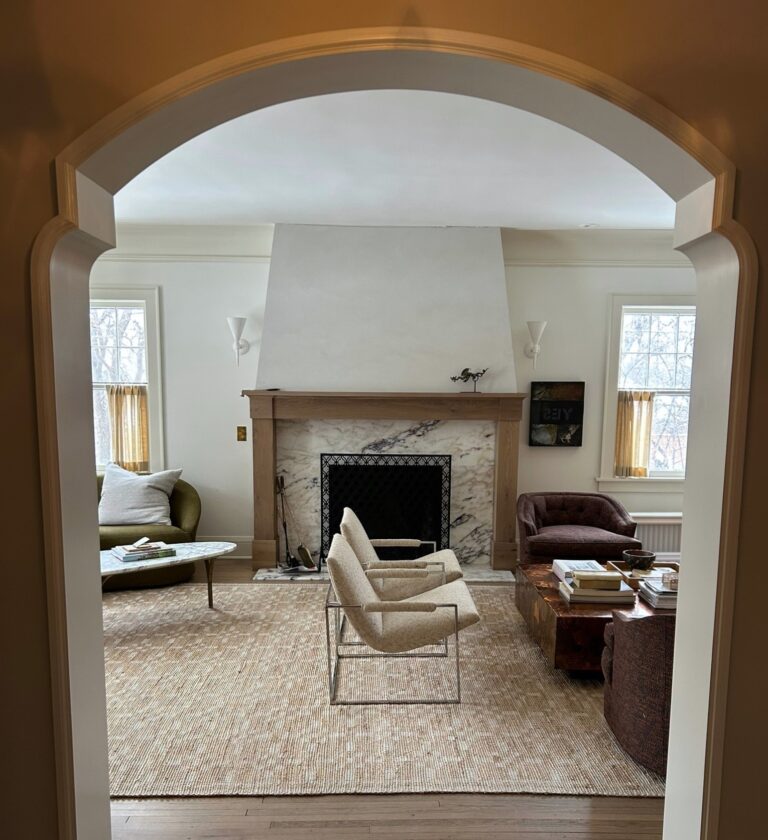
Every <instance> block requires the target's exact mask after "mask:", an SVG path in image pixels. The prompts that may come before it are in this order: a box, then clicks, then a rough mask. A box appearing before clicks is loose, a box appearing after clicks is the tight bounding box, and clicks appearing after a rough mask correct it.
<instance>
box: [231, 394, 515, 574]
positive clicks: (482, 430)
mask: <svg viewBox="0 0 768 840" xmlns="http://www.w3.org/2000/svg"><path fill="white" fill-rule="evenodd" d="M243 396H244V397H246V398H247V399H248V400H249V403H250V415H251V425H252V446H253V534H254V536H253V543H252V560H253V568H254V569H258V568H270V567H274V566H275V565H276V564H277V559H278V553H279V551H280V539H279V531H278V519H277V495H276V492H275V476H276V475H277V473H278V471H279V468H280V465H279V463H278V427H280V428H281V436H282V437H284V436H285V435H286V432H288V436H289V437H290V435H291V433H293V437H294V440H295V439H296V429H297V428H298V429H301V428H303V426H304V424H298V425H297V424H288V423H282V422H281V421H377V422H376V423H373V424H371V425H372V430H371V431H372V433H373V439H371V440H369V441H368V442H367V443H366V442H364V441H363V440H361V439H360V435H359V434H354V432H355V430H357V431H359V428H360V426H359V424H352V425H346V424H341V423H340V424H333V425H330V426H328V424H326V428H331V429H333V428H335V429H336V432H337V434H338V433H341V434H344V431H345V428H346V430H347V433H349V434H350V436H351V437H352V438H357V440H349V441H345V442H344V446H343V447H342V448H339V446H336V447H334V449H335V451H347V452H349V451H355V450H356V448H358V449H359V448H363V449H366V448H367V447H369V446H371V445H374V446H375V445H378V446H379V447H382V446H383V447H387V448H388V451H392V452H397V451H415V450H413V449H410V448H409V447H408V446H407V443H406V447H405V448H393V447H396V446H397V445H398V444H400V445H401V447H402V444H403V442H404V441H407V439H408V438H414V439H417V440H418V439H419V438H421V440H422V445H424V444H425V443H426V441H427V439H428V438H429V437H430V435H431V436H432V437H433V438H434V439H435V441H439V446H441V447H442V451H444V452H445V454H450V455H454V461H455V460H456V458H455V456H456V455H457V454H458V453H457V452H456V451H455V450H454V451H453V452H451V451H447V449H448V447H449V446H450V440H451V439H452V438H453V439H454V440H456V430H455V428H454V424H453V423H452V422H451V423H436V422H434V421H468V426H467V433H468V434H470V435H472V436H473V437H474V439H475V440H477V439H478V438H483V437H484V438H486V439H487V438H488V437H489V436H490V434H493V433H494V432H495V435H494V437H495V443H494V447H493V463H492V472H493V480H492V482H490V481H489V482H488V483H489V484H491V486H492V489H491V493H492V500H491V508H492V520H491V523H490V527H491V535H490V554H491V566H492V567H493V568H494V569H514V567H515V564H516V560H517V545H516V541H515V527H516V518H515V503H516V499H517V462H518V445H519V437H520V436H519V426H520V419H521V415H522V403H523V400H524V399H525V394H518V393H495V394H494V393H483V394H472V393H464V394H457V393H450V394H445V393H390V392H378V393H361V392H350V393H340V392H330V391H264V390H256V391H243ZM383 421H389V422H387V423H384V422H383ZM398 421H410V423H405V424H404V423H402V422H398ZM481 421H485V422H481ZM489 421H490V422H489ZM414 423H415V424H416V425H415V426H414V425H412V424H414ZM315 429H317V424H315ZM438 429H442V433H441V434H437V435H435V432H436V431H437V430H438ZM370 436H371V433H370V432H369V433H368V437H369V438H370ZM323 448H324V449H325V450H326V451H332V450H329V449H328V442H327V440H323ZM367 451H370V449H367ZM419 451H423V450H419ZM285 458H286V449H285V448H283V449H282V450H281V451H280V460H281V461H283V462H284V461H285ZM480 460H482V458H481V459H480ZM317 472H318V475H319V454H318V456H317ZM465 478H468V476H465ZM287 482H288V483H290V475H289V476H288V478H287ZM293 507H294V509H296V504H295V503H294V505H293ZM297 518H298V514H297ZM481 518H482V517H481ZM476 530H477V532H478V533H479V532H481V531H482V525H479V526H478V528H477V529H476ZM486 536H487V534H486ZM307 537H309V538H310V539H309V541H310V542H311V541H312V539H314V533H313V532H311V531H310V532H309V533H308V534H307ZM452 537H453V539H452V544H455V543H456V541H457V538H458V541H459V542H460V541H461V540H462V539H466V540H467V546H466V547H465V548H466V550H467V551H469V552H470V554H472V552H474V556H477V553H478V550H477V548H476V547H472V546H471V545H470V543H471V541H472V537H471V536H470V535H469V534H465V533H462V532H461V522H457V523H456V531H455V532H454V531H453V530H452Z"/></svg>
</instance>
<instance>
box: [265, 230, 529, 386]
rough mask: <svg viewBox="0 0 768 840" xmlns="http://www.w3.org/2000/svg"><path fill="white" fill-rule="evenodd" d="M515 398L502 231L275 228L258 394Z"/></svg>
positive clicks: (515, 382)
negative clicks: (475, 377) (471, 379)
mask: <svg viewBox="0 0 768 840" xmlns="http://www.w3.org/2000/svg"><path fill="white" fill-rule="evenodd" d="M465 367H469V368H471V369H479V368H489V371H488V373H487V374H486V376H485V378H484V379H483V380H482V383H481V390H483V391H494V392H515V391H516V390H517V381H516V376H515V365H514V358H513V350H512V336H511V330H510V323H509V306H508V302H507V288H506V279H505V274H504V258H503V254H502V247H501V233H500V231H499V229H498V228H409V227H388V228H378V227H339V226H311V225H277V226H276V227H275V235H274V241H273V246H272V259H271V264H270V274H269V285H268V288H267V298H266V309H265V314H264V333H263V336H262V342H261V351H260V354H259V367H258V375H257V382H256V387H257V388H258V389H266V388H281V389H283V390H297V391H302V390H303V391H309V390H312V391H320V390H332V391H374V390H375V391H378V392H382V391H414V392H428V391H444V392H445V391H450V390H452V389H455V390H457V391H459V390H463V389H464V388H463V387H457V386H455V385H453V384H452V383H451V382H450V376H451V375H454V374H457V373H458V372H460V371H461V370H462V369H463V368H465Z"/></svg>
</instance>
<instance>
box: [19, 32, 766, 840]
mask: <svg viewBox="0 0 768 840" xmlns="http://www.w3.org/2000/svg"><path fill="white" fill-rule="evenodd" d="M377 88H405V89H424V90H437V91H445V92H449V93H459V94H464V95H467V96H474V97H479V98H485V99H490V100H494V101H497V102H500V103H503V104H508V105H514V106H515V107H518V108H522V109H524V110H529V111H532V112H534V113H537V114H539V115H541V116H544V117H547V118H549V119H552V120H554V121H556V122H559V123H562V124H564V125H567V126H568V127H570V128H572V129H574V130H576V131H579V132H580V133H582V134H584V135H586V136H588V137H590V138H591V139H593V140H595V141H597V142H598V143H600V144H601V145H603V146H606V147H607V148H609V149H611V150H612V151H614V152H616V153H617V154H619V155H620V156H621V157H623V158H624V159H626V160H627V161H629V162H630V163H632V164H633V165H635V166H636V167H637V168H638V169H640V170H641V171H643V172H644V173H645V174H646V175H647V176H648V177H650V178H651V179H652V180H653V181H654V182H655V183H657V184H658V185H659V186H660V187H661V188H662V189H664V190H665V191H666V192H667V193H668V194H669V195H670V196H671V197H672V198H674V199H675V200H676V201H677V203H678V212H677V223H676V245H677V247H679V248H680V249H681V250H684V251H685V252H686V254H688V256H689V257H690V258H691V260H692V262H693V264H694V266H695V268H696V271H697V279H698V283H699V290H700V303H699V325H700V326H699V329H700V334H702V333H703V334H704V336H705V338H706V340H705V341H703V342H701V344H702V345H703V346H705V347H706V352H702V353H697V358H696V362H695V368H694V378H695V382H696V386H697V388H696V392H697V394H698V396H695V397H694V403H693V408H692V416H693V421H692V426H691V435H690V443H689V453H690V457H689V462H690V464H691V471H690V476H689V477H690V482H689V483H690V486H691V487H692V488H694V489H693V491H692V492H690V493H687V497H686V517H685V525H684V535H683V539H684V543H685V548H686V552H687V553H690V555H691V556H696V558H697V567H698V570H700V571H701V572H702V573H701V574H699V575H697V577H696V578H695V579H690V580H689V581H688V582H687V583H686V586H685V587H684V593H683V597H681V605H680V611H679V613H680V615H679V621H678V649H679V650H682V651H683V652H684V655H681V656H678V657H677V663H678V664H676V682H675V684H676V687H677V689H679V690H676V692H675V697H674V700H673V724H672V738H671V744H670V771H669V781H668V804H667V814H666V818H665V830H666V832H668V834H669V836H675V837H694V836H699V833H700V831H699V822H698V820H692V819H691V814H692V813H700V814H701V816H702V826H703V828H702V831H703V832H704V836H709V837H712V836H714V833H713V832H714V830H715V829H714V824H715V820H714V819H713V818H714V816H715V812H714V809H716V805H717V785H718V769H717V768H718V756H719V753H720V748H719V737H720V736H719V733H720V724H721V720H722V710H723V701H724V697H723V695H724V689H725V677H726V672H727V649H728V638H729V628H730V611H731V609H730V604H731V582H732V580H733V565H734V563H735V556H734V555H735V545H736V537H737V527H738V513H739V511H738V508H739V502H740V484H741V458H742V456H741V454H740V452H739V441H740V439H741V438H742V433H743V426H744V423H745V418H744V417H743V415H742V414H740V413H739V411H738V410H732V409H731V407H739V406H743V405H744V404H745V402H746V400H745V394H746V389H747V383H748V373H749V369H748V362H749V348H750V346H751V331H752V321H751V319H752V305H751V304H752V301H753V298H754V294H755V277H756V264H755V263H756V261H755V256H754V252H753V249H752V246H751V242H750V240H749V238H748V237H747V235H746V234H745V233H744V232H743V231H742V230H741V229H740V228H739V227H738V226H737V225H736V224H735V223H734V222H733V220H732V218H731V204H732V195H733V182H734V171H733V167H732V166H731V164H730V163H729V162H728V161H727V160H725V159H724V158H723V157H722V155H721V154H720V153H719V152H718V151H717V150H716V149H715V148H714V147H713V146H711V145H710V144H709V143H708V142H707V141H706V140H705V139H704V138H702V137H701V136H700V135H698V134H697V133H696V132H695V131H694V130H693V129H692V128H691V127H690V126H688V125H686V124H685V123H683V122H681V121H680V120H679V119H678V118H676V117H675V116H674V115H673V114H670V113H669V112H667V111H666V110H664V109H663V108H662V107H661V106H659V105H657V104H656V103H654V102H652V101H650V100H648V99H647V98H645V97H643V96H641V95H640V94H638V93H637V92H636V91H633V90H631V89H629V88H627V87H626V86H625V85H623V84H621V83H619V82H617V81H616V80H613V79H610V78H608V77H606V76H604V75H602V74H599V73H597V72H595V71H593V70H591V69H590V68H587V67H584V66H582V65H578V64H577V63H575V62H572V61H569V60H567V59H563V58H561V57H558V56H554V55H552V54H549V53H546V52H543V51H540V50H536V49H533V48H531V47H528V46H524V45H520V44H516V43H513V42H507V41H502V40H500V39H494V38H490V37H482V36H477V35H474V34H473V35H468V34H464V33H457V32H447V31H437V30H407V29H399V30H386V29H384V30H366V31H347V32H340V33H326V34H322V35H315V36H308V37H303V38H296V39H290V40H286V41H281V42H276V43H273V44H269V45H266V46H264V47H259V48H257V49H254V50H246V51H244V52H240V53H236V54H233V55H231V56H227V57H224V58H222V59H220V60H217V61H215V62H211V63H209V64H206V65H203V66H202V67H199V68H196V69H195V70H193V71H190V72H189V73H186V74H182V75H181V76H178V77H175V78H173V79H171V80H169V81H168V82H167V83H165V84H164V85H161V86H160V87H158V88H155V89H153V90H151V91H149V92H147V93H146V94H144V95H143V96H141V97H139V98H137V99H136V100H134V101H132V102H130V103H127V104H126V105H125V106H124V107H123V108H121V109H119V110H118V111H117V112H115V113H113V114H112V115H110V116H109V117H108V118H106V119H105V120H103V121H102V122H101V123H99V124H98V125H96V126H95V127H94V128H93V129H92V130H90V131H89V132H87V133H86V134H85V135H83V136H82V137H81V138H79V139H78V140H77V141H76V142H75V143H73V144H72V145H71V146H70V147H68V148H67V149H66V150H65V151H64V152H63V153H62V154H61V155H60V156H59V158H58V159H57V162H56V164H57V190H58V197H59V207H60V215H59V216H58V217H56V218H55V219H53V220H52V221H51V222H50V223H49V224H48V225H47V226H46V228H45V229H44V230H43V231H42V232H41V234H40V236H39V237H38V240H37V242H36V245H35V249H34V253H33V264H32V275H33V295H34V307H35V355H36V367H37V388H38V406H39V408H38V412H39V425H40V439H41V461H42V485H43V494H44V505H45V512H46V513H45V522H44V525H45V539H46V557H47V574H48V580H49V600H50V605H49V612H50V615H51V623H50V624H51V647H52V651H53V655H52V658H53V661H52V672H53V680H54V686H55V691H56V693H57V695H58V699H59V702H58V707H59V709H60V710H61V714H60V716H59V718H58V719H57V721H56V729H57V750H58V762H59V784H60V798H61V806H62V807H61V813H62V815H63V817H62V819H63V821H64V824H63V826H62V836H74V833H75V831H77V834H78V836H80V837H90V836H94V837H103V836H106V835H107V830H106V828H105V821H104V817H105V813H106V807H105V806H106V804H107V802H108V797H107V789H106V748H105V736H106V728H105V723H104V695H103V690H104V689H103V685H104V682H103V660H102V656H101V649H100V641H99V640H100V629H101V618H100V612H99V608H98V605H99V588H98V583H97V580H98V578H97V576H96V574H95V572H94V569H93V566H92V565H91V563H92V562H95V556H96V549H97V545H96V537H95V535H96V523H95V517H94V510H95V506H94V505H93V501H94V500H93V498H91V497H90V496H89V495H88V494H84V493H82V488H83V487H90V486H92V480H91V477H90V473H91V471H90V467H89V465H90V463H91V453H92V451H93V450H92V446H91V444H92V428H91V419H90V415H89V409H88V389H89V382H90V373H89V370H88V368H87V359H88V352H87V335H88V333H87V326H86V312H87V306H86V302H87V294H88V276H89V272H90V268H91V266H92V264H93V261H94V260H95V259H96V257H97V256H98V255H99V254H100V253H101V252H102V251H104V250H106V249H108V248H110V247H112V246H113V245H114V216H113V213H112V203H111V199H112V195H113V194H114V193H115V192H116V191H117V190H118V189H120V187H121V186H123V185H124V184H125V183H126V182H127V181H128V180H130V179H131V178H132V177H133V176H134V175H136V174H137V173H138V172H140V171H141V170H142V169H143V168H145V167H146V166H147V165H149V164H150V163H151V162H152V161H154V160H156V159H157V158H158V157H160V156H162V155H163V154H164V153H166V152H167V151H169V150H170V149H172V148H174V147H175V146H177V145H180V144H181V143H182V142H184V141H185V140H187V139H189V138H190V137H192V136H194V135H195V134H197V133H199V132H201V131H204V130H206V129H208V128H211V127H213V126H215V125H217V124H219V123H221V122H224V121H226V120H228V119H231V118H233V117H235V116H238V115H240V114H243V113H246V112H248V111H252V110H256V109H258V108H263V107H266V106H269V105H272V104H275V103H278V102H284V101H288V100H290V99H296V98H304V97H308V96H314V95H318V94H321V93H335V92H342V91H349V90H365V89H377ZM705 399H706V409H705V408H704V400H705ZM707 573H709V574H707ZM718 579H719V582H720V585H718ZM702 616H703V617H704V619H703V620H702ZM709 639H712V640H713V644H712V646H710V644H709V641H708V640H709ZM703 640H706V641H703ZM710 674H711V675H712V679H711V680H710ZM683 710H684V711H683ZM75 826H76V828H75Z"/></svg>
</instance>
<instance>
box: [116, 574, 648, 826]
mask: <svg viewBox="0 0 768 840" xmlns="http://www.w3.org/2000/svg"><path fill="white" fill-rule="evenodd" d="M252 575H253V572H252V571H251V569H250V563H249V561H247V560H232V559H227V558H222V559H221V560H219V561H218V562H217V563H216V571H215V577H214V581H215V582H219V583H247V582H249V581H250V580H251V578H252ZM193 581H195V582H197V583H203V582H204V581H205V572H204V571H203V570H202V569H198V570H196V572H195V576H194V578H193ZM663 811H664V800H663V799H629V798H608V797H594V796H593V797H590V796H529V795H522V794H495V795H484V794H464V793H462V794H412V795H407V796H406V795H397V796H286V797H274V796H272V797H270V796H265V797H223V798H194V799H144V800H135V799H131V800H115V801H114V802H113V803H112V837H113V840H155V838H157V840H213V839H214V838H219V840H225V838H226V840H262V839H263V840H346V839H347V838H349V840H355V838H366V837H370V838H376V840H410V838H413V840H482V838H485V837H488V838H490V840H658V839H659V838H661V828H662V815H663Z"/></svg>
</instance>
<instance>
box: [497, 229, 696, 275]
mask: <svg viewBox="0 0 768 840" xmlns="http://www.w3.org/2000/svg"><path fill="white" fill-rule="evenodd" d="M501 241H502V248H503V251H504V265H505V266H508V267H510V266H519V267H523V266H527V267H533V266H536V267H564V266H570V267H579V266H581V267H590V268H594V267H598V268H601V267H605V268H612V267H614V268H615V267H618V268H624V267H645V268H687V269H690V270H692V269H693V266H692V265H691V263H690V262H689V260H688V258H687V257H686V256H684V255H683V254H681V253H680V252H679V251H676V250H675V249H674V247H673V232H672V231H671V230H602V229H600V230H512V229H510V228H502V231H501Z"/></svg>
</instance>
